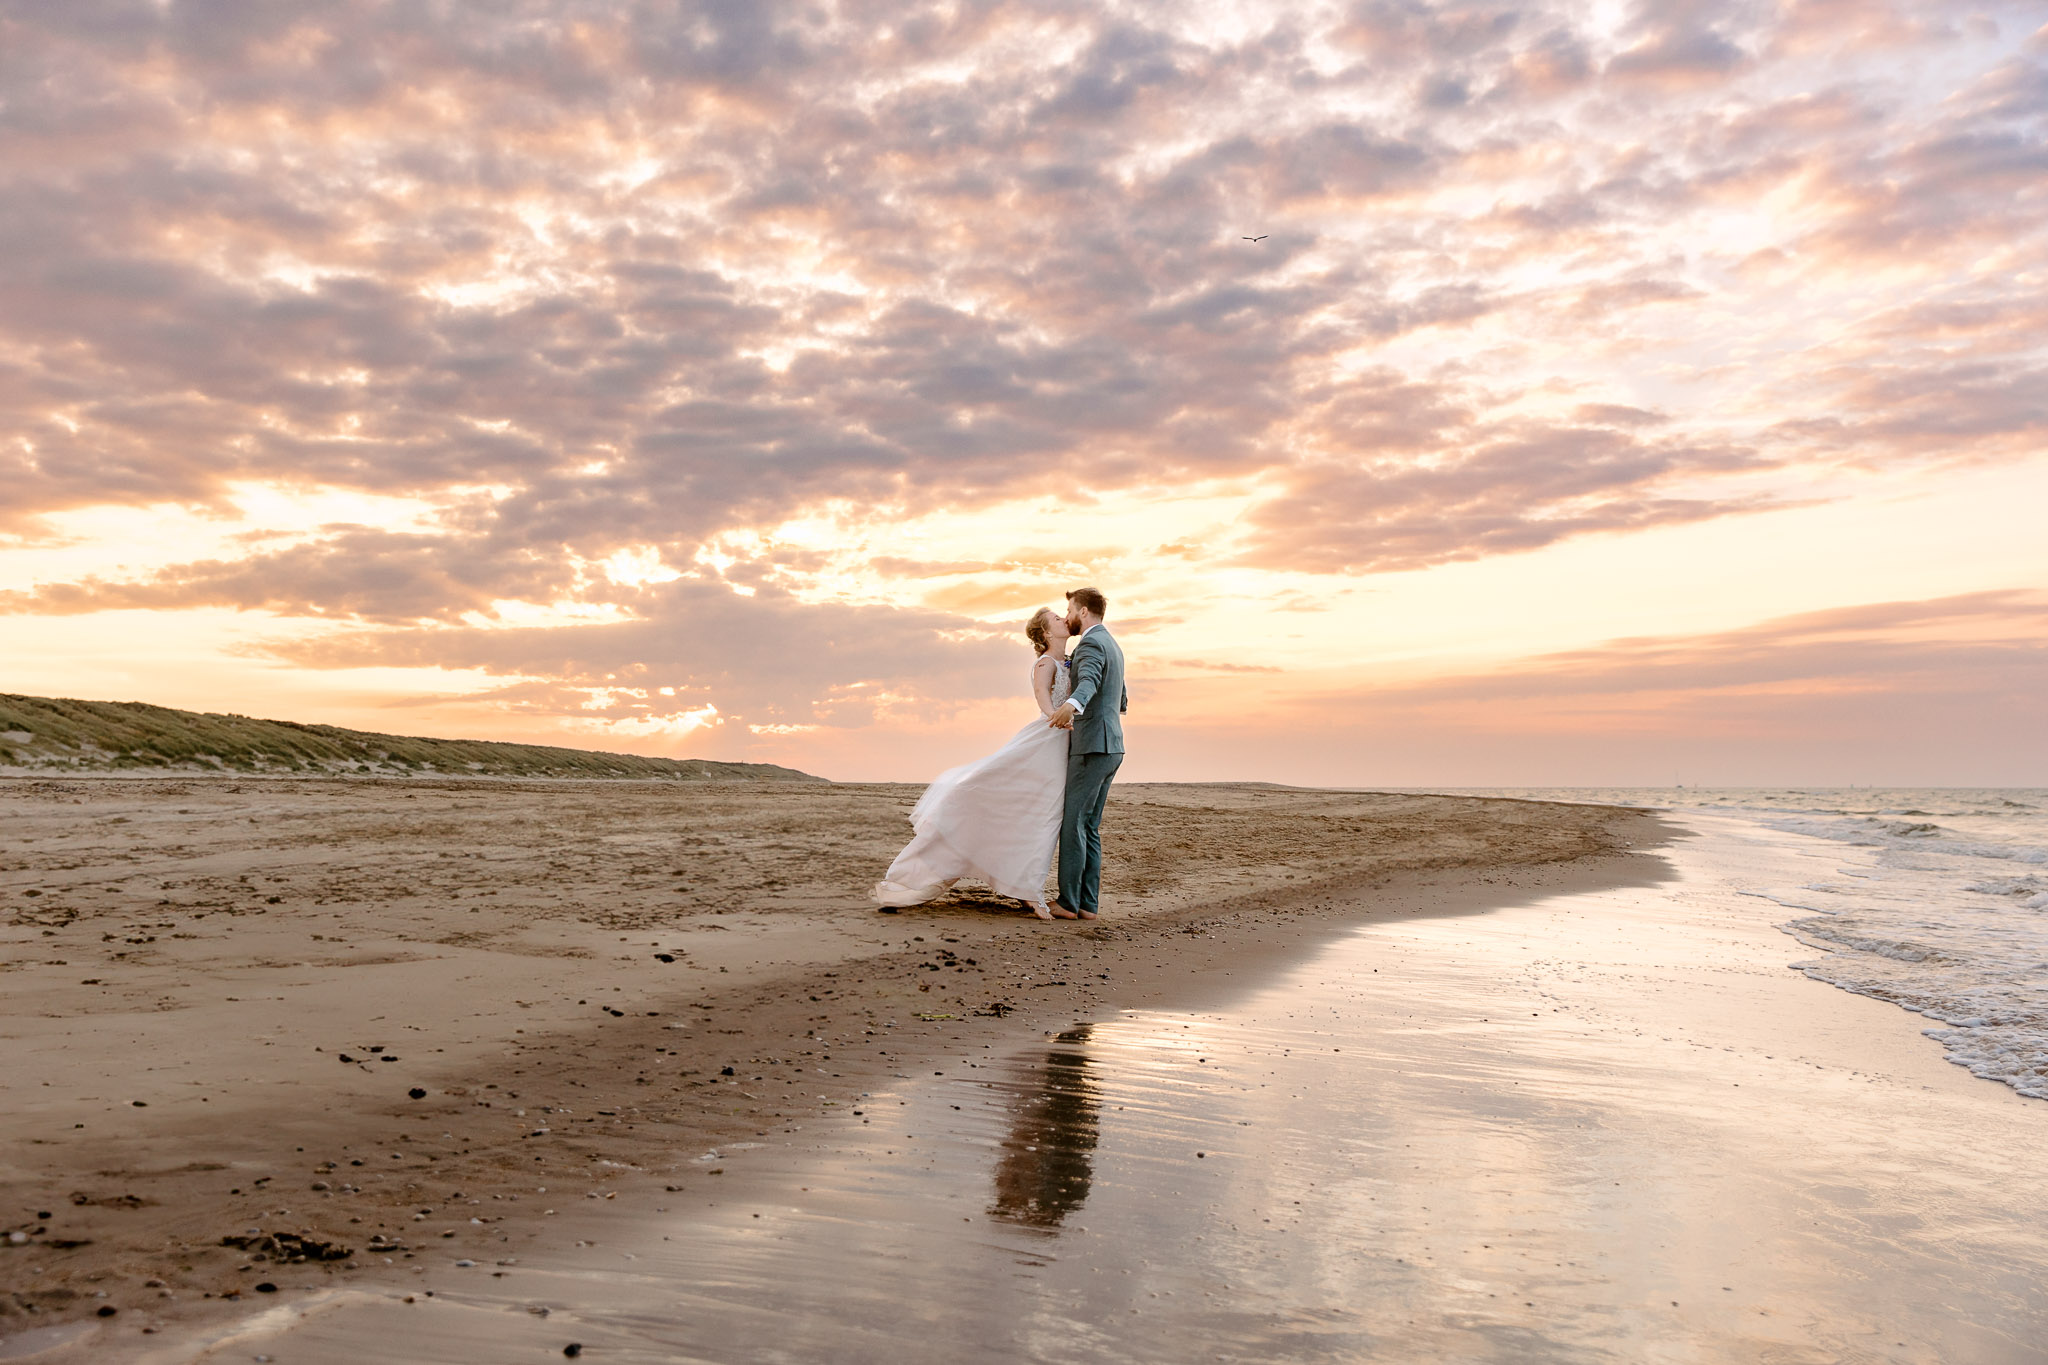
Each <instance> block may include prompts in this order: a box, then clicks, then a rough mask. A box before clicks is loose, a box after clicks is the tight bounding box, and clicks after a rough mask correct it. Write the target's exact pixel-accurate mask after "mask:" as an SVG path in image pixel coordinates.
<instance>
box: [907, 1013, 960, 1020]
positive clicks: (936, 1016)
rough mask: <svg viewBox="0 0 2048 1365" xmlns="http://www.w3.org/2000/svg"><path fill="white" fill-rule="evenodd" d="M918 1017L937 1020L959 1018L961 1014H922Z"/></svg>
mask: <svg viewBox="0 0 2048 1365" xmlns="http://www.w3.org/2000/svg"><path fill="white" fill-rule="evenodd" d="M917 1017H918V1018H920V1019H926V1020H937V1019H958V1018H959V1017H960V1016H959V1015H957V1014H920V1015H918V1016H917Z"/></svg>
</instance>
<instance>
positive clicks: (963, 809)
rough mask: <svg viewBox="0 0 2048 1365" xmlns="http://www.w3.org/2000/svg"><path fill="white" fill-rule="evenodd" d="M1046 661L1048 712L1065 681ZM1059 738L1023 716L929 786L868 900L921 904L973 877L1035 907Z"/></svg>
mask: <svg viewBox="0 0 2048 1365" xmlns="http://www.w3.org/2000/svg"><path fill="white" fill-rule="evenodd" d="M1055 662H1056V664H1057V668H1056V670H1055V676H1054V678H1053V683H1052V693H1051V697H1050V699H1049V702H1048V704H1049V705H1050V706H1051V707H1053V708H1054V709H1058V707H1059V704H1060V703H1061V702H1063V701H1065V700H1066V699H1067V693H1069V692H1070V691H1072V690H1073V680H1072V678H1071V676H1070V675H1069V671H1068V667H1067V663H1066V661H1065V660H1064V659H1062V660H1056V661H1055ZM1068 733H1069V732H1068V731H1066V730H1055V729H1053V728H1052V727H1051V726H1050V725H1048V724H1046V717H1045V716H1043V715H1040V716H1036V717H1033V718H1032V720H1031V722H1030V723H1029V724H1027V725H1026V726H1025V727H1024V728H1023V729H1021V730H1019V731H1018V732H1017V733H1016V734H1014V735H1012V736H1010V741H1009V743H1007V744H1005V745H1003V747H1002V748H1000V749H998V750H996V751H995V752H994V753H992V754H990V755H989V756H988V757H986V758H979V759H976V760H975V761H974V762H972V763H968V764H964V765H962V766H961V767H958V768H952V769H949V770H947V771H946V772H943V773H940V774H939V775H938V777H936V778H934V779H933V781H932V784H931V785H930V786H929V787H926V788H925V789H924V795H923V796H921V797H919V798H918V799H917V805H916V806H914V807H913V808H912V809H911V812H910V827H911V828H912V829H914V830H916V831H917V837H915V838H913V839H912V840H911V841H910V843H909V845H908V846H907V847H905V848H904V850H903V851H902V852H901V853H899V854H897V855H896V861H895V862H893V863H891V864H889V873H888V875H887V876H886V877H884V878H883V879H882V880H881V881H880V882H878V883H877V884H876V886H875V890H874V898H875V900H877V901H878V902H880V903H881V904H883V905H922V904H923V903H924V902H926V901H928V900H932V899H934V898H935V897H938V896H940V895H943V894H944V893H945V891H946V889H947V888H948V887H950V886H952V885H953V883H955V882H957V881H959V880H960V879H961V878H963V877H974V878H977V879H979V880H981V881H984V882H987V883H988V884H989V886H990V887H991V888H992V889H993V890H994V891H995V892H996V893H997V894H998V895H1003V896H1014V897H1015V898H1016V899H1018V900H1020V901H1024V902H1027V903H1028V904H1031V905H1034V906H1035V905H1042V904H1044V903H1045V879H1046V875H1047V874H1048V873H1049V872H1051V871H1052V859H1053V854H1054V852H1055V851H1056V850H1057V848H1058V845H1059V839H1060V808H1061V806H1062V805H1063V804H1064V803H1065V800H1066V794H1067V736H1068Z"/></svg>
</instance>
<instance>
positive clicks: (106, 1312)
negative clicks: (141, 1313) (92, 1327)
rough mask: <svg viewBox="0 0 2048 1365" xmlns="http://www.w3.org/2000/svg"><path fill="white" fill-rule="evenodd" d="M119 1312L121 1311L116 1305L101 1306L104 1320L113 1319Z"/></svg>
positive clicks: (101, 1314)
mask: <svg viewBox="0 0 2048 1365" xmlns="http://www.w3.org/2000/svg"><path fill="white" fill-rule="evenodd" d="M118 1311H120V1310H119V1309H117V1308H115V1307H114V1305H112V1304H111V1303H103V1304H101V1305H100V1316H101V1317H103V1318H111V1317H112V1316H114V1314H115V1313H117V1312H118Z"/></svg>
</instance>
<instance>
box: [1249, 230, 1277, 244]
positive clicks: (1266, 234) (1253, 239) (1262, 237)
mask: <svg viewBox="0 0 2048 1365" xmlns="http://www.w3.org/2000/svg"><path fill="white" fill-rule="evenodd" d="M1272 235H1273V234H1272V233H1270V232H1262V233H1260V234H1259V235H1258V236H1256V237H1247V238H1245V239H1244V240H1245V241H1247V242H1263V241H1265V240H1266V239H1267V238H1268V237H1271V236H1272Z"/></svg>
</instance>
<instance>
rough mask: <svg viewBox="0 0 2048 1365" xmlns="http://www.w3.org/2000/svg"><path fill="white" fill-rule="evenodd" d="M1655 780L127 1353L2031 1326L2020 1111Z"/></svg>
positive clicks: (2036, 1331)
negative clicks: (1831, 964)
mask: <svg viewBox="0 0 2048 1365" xmlns="http://www.w3.org/2000/svg"><path fill="white" fill-rule="evenodd" d="M1687 823H1688V824H1690V825H1692V826H1693V828H1694V830H1695V831H1696V837H1694V838H1688V839H1684V840H1681V841H1680V842H1678V843H1677V844H1676V845H1675V846H1673V847H1671V848H1669V849H1668V850H1667V853H1666V858H1667V859H1668V863H1669V866H1668V868H1666V869H1664V870H1665V871H1666V872H1667V873H1668V875H1666V876H1663V877H1659V878H1641V877H1637V878H1633V879H1632V878H1629V877H1626V876H1616V875H1614V874H1616V873H1618V872H1620V871H1622V870H1623V868H1624V867H1625V866H1626V864H1625V863H1623V864H1622V865H1621V866H1617V865H1616V863H1614V862H1609V863H1608V864H1607V865H1606V867H1605V868H1604V869H1597V868H1595V869H1589V868H1586V867H1584V866H1583V865H1582V866H1581V867H1579V868H1578V869H1576V870H1562V869H1561V870H1555V871H1558V872H1559V873H1560V875H1554V876H1551V877H1545V878H1539V879H1536V881H1537V884H1536V885H1533V886H1529V887H1525V888H1523V889H1522V890H1521V891H1520V892H1519V893H1514V894H1510V895H1508V896H1502V895H1499V894H1488V893H1487V892H1485V891H1484V890H1483V889H1482V888H1481V887H1479V886H1475V885H1474V884H1473V880H1468V881H1467V883H1466V885H1465V888H1464V890H1463V892H1462V893H1458V894H1453V895H1445V894H1444V888H1442V887H1437V888H1420V887H1417V888H1410V889H1408V890H1405V891H1397V892H1395V893H1393V894H1392V895H1391V896H1390V897H1388V898H1387V899H1384V900H1382V901H1381V902H1380V904H1379V908H1380V909H1381V910H1382V911H1385V910H1391V909H1402V910H1406V909H1417V908H1422V907H1425V906H1427V907H1429V908H1431V909H1432V910H1433V911H1434V913H1427V914H1413V915H1409V914H1398V913H1396V914H1387V913H1381V914H1378V915H1373V916H1368V917H1364V918H1362V919H1360V920H1357V921H1355V922H1354V923H1353V924H1352V925H1351V926H1350V927H1348V928H1346V929H1344V930H1342V931H1340V932H1338V933H1336V934H1334V935H1324V936H1321V937H1320V939H1319V940H1315V941H1311V940H1304V941H1301V942H1299V943H1297V944H1296V945H1295V948H1294V953H1295V960H1294V961H1293V962H1292V963H1291V964H1282V963H1277V962H1268V963H1263V964H1257V965H1255V966H1253V967H1252V968H1250V969H1248V970H1244V969H1241V970H1233V971H1232V973H1231V975H1230V976H1228V977H1226V976H1224V975H1223V973H1222V971H1221V970H1217V971H1212V972H1210V973H1207V974H1205V975H1203V976H1202V977H1200V978H1199V979H1196V980H1192V981H1189V982H1186V983H1185V984H1184V989H1183V992H1182V995H1183V998H1182V999H1180V1000H1179V1001H1177V1002H1174V1003H1172V1004H1167V1003H1164V1002H1162V1003H1159V1004H1154V1005H1150V1006H1137V1007H1128V1008H1123V1009H1107V1008H1105V1009H1097V1010H1093V1011H1090V1012H1089V1015H1088V1017H1087V1018H1086V1019H1083V1020H1079V1021H1072V1022H1070V1023H1069V1024H1068V1025H1067V1026H1066V1027H1064V1028H1061V1029H1059V1030H1057V1031H1055V1032H1052V1033H1050V1034H1048V1035H1044V1036H1041V1037H1040V1038H1038V1039H1037V1040H1035V1041H1033V1042H1030V1043H1026V1044H1022V1045H1017V1044H1012V1045H1009V1046H1007V1047H1006V1046H1004V1045H1002V1044H1001V1043H999V1042H997V1041H994V1040H985V1039H982V1038H979V1037H978V1036H976V1035H973V1034H967V1033H965V1032H953V1031H948V1033H947V1034H946V1035H945V1036H944V1038H943V1042H944V1043H945V1046H943V1047H940V1048H936V1049H933V1050H931V1051H929V1052H928V1053H927V1055H926V1056H925V1057H923V1058H922V1059H921V1061H922V1063H924V1064H922V1065H920V1066H918V1067H916V1068H915V1069H913V1068H910V1067H905V1068H904V1069H903V1070H902V1071H900V1072H899V1073H898V1074H896V1075H895V1076H893V1077H891V1078H890V1080H889V1082H888V1083H887V1084H886V1085H879V1084H878V1085H877V1086H875V1087H874V1088H873V1089H872V1090H871V1091H870V1092H869V1093H867V1094H864V1095H862V1096H861V1097H859V1103H858V1104H857V1105H856V1106H854V1107H853V1109H852V1111H850V1112H849V1113H848V1114H846V1115H845V1116H843V1117H841V1118H839V1119H837V1120H836V1121H834V1122H831V1123H828V1124H824V1125H814V1126H812V1127H810V1128H808V1129H806V1130H805V1132H804V1133H802V1134H800V1135H797V1136H794V1137H791V1138H788V1139H785V1140H783V1141H780V1142H774V1141H771V1142H761V1143H737V1144H725V1145H723V1146H721V1147H720V1148H718V1149H716V1150H711V1151H705V1152H702V1153H698V1154H696V1157H695V1160H694V1162H692V1163H691V1165H692V1166H693V1167H694V1171H695V1177H694V1178H691V1177H687V1176H686V1177H683V1178H678V1179H674V1180H671V1181H670V1182H669V1186H670V1187H669V1188H666V1189H664V1190H663V1191H661V1192H660V1193H659V1194H652V1193H650V1195H649V1196H648V1197H646V1198H644V1199H642V1200H639V1201H637V1206H627V1205H626V1204H625V1202H624V1201H625V1200H626V1199H627V1198H628V1191H627V1190H625V1189H620V1190H619V1191H618V1194H619V1198H618V1200H611V1199H608V1198H606V1197H605V1196H607V1195H608V1194H610V1193H612V1190H611V1189H610V1188H609V1187H608V1184H607V1182H605V1181H602V1180H592V1179H588V1178H586V1179H584V1180H582V1181H580V1182H576V1183H575V1184H573V1185H570V1186H561V1185H557V1186H555V1187H554V1188H553V1192H552V1193H551V1194H550V1196H549V1198H550V1199H551V1201H552V1202H553V1203H554V1204H555V1206H556V1208H557V1214H556V1215H553V1221H554V1224H555V1226H554V1228H553V1232H554V1236H553V1238H552V1239H551V1240H550V1241H549V1242H548V1243H547V1244H546V1245H544V1246H539V1247H536V1248H534V1250H533V1252H532V1254H530V1255H528V1256H525V1257H521V1258H518V1259H517V1261H516V1263H514V1264H510V1265H505V1266H500V1267H497V1268H492V1267H491V1266H488V1265H485V1266H473V1267H463V1266H461V1265H460V1264H459V1263H458V1262H454V1261H451V1260H450V1259H449V1258H448V1257H446V1256H443V1257H440V1258H436V1259H435V1260H434V1261H433V1262H432V1263H430V1264H428V1265H425V1266H420V1267H416V1268H415V1270H414V1272H413V1278H412V1283H411V1284H410V1285H409V1286H407V1289H408V1291H409V1292H395V1291H392V1290H389V1289H383V1288H373V1289H372V1290H371V1291H370V1292H363V1290H362V1288H361V1287H360V1286H357V1287H352V1288H341V1289H328V1290H315V1291H313V1292H310V1293H305V1294H302V1295H301V1296H299V1297H298V1298H297V1300H296V1301H287V1302H284V1303H280V1304H279V1305H278V1306H277V1307H275V1308H274V1309H272V1310H270V1311H269V1312H268V1313H266V1314H264V1315H262V1316H261V1317H259V1318H256V1319H252V1320H248V1321H245V1322H244V1323H242V1324H241V1325H240V1326H239V1328H238V1330H235V1331H233V1332H231V1333H216V1334H213V1335H211V1336H206V1337H199V1336H187V1337H185V1338H184V1339H182V1340H180V1341H177V1342H175V1343H173V1342H166V1343H164V1349H163V1350H162V1351H160V1352H150V1353H146V1354H144V1355H142V1356H139V1357H138V1359H142V1360H145V1361H150V1362H155V1361H164V1362H169V1361H179V1362H184V1361H192V1360H207V1361H214V1360H238V1359H248V1358H251V1357H252V1356H254V1357H255V1358H258V1359H262V1358H269V1359H272V1360H275V1361H277V1362H280V1365H283V1363H284V1362H292V1363H293V1365H339V1363H340V1362H355V1361H360V1360H363V1359H369V1358H376V1359H380V1360H385V1361H391V1362H438V1361H453V1360H484V1359H489V1360H508V1361H509V1360H525V1359H531V1360H543V1359H560V1358H562V1354H563V1352H564V1351H565V1350H566V1349H567V1348H568V1347H570V1346H571V1345H574V1346H575V1347H577V1348H578V1354H579V1356H580V1357H581V1358H587V1359H592V1360H605V1361H629V1362H636V1363H637V1362H650V1363H651V1362H657V1361H660V1362H684V1361H733V1360H753V1359H777V1360H834V1361H862V1362H865V1361H875V1362H883V1361H911V1362H922V1361H932V1362H939V1361H952V1360H960V1359H969V1358H973V1359H997V1360H1034V1361H1040V1360H1042V1361H1077V1362H1078V1361H1087V1362H1109V1361H1148V1362H1149V1361H1158V1362H1179V1361H1186V1360H1194V1359H1201V1360H1217V1361H1265V1360H1278V1359H1286V1360H1306V1361H1333V1362H1334V1361H1350V1360H1359V1359H1389V1360H1401V1361H1497V1362H1502V1363H1503V1365H1506V1363H1507V1362H1517V1363H1519V1362H1529V1361H1543V1362H1560V1365H1562V1363H1563V1362H1574V1363H1576V1362H1583V1361H1601V1360H1613V1361H1639V1360H1670V1361H1713V1362H1723V1361H1725V1362H1731V1363H1732V1362H1745V1363H1746V1362H1753V1361H1760V1360H1762V1361H1772V1362H1780V1363H1783V1362H1813V1363H1814V1365H1820V1363H1821V1362H1844V1361H1847V1362H1876V1361H1886V1362H1894V1361H1896V1362H1926V1363H1928V1365H1937V1363H1950V1365H1952V1363H1953V1362H1960V1361H1969V1362H1973V1365H2017V1363H2019V1362H2031V1361H2039V1360H2041V1359H2042V1358H2043V1354H2044V1353H2043V1350H2042V1347H2041V1345H2040V1343H2041V1342H2042V1341H2043V1340H2048V1299H2044V1295H2043V1293H2042V1290H2041V1286H2042V1285H2043V1284H2044V1283H2048V1243H2044V1239H2043V1238H2042V1236H2041V1234H2040V1229H2041V1227H2042V1226H2044V1224H2048V1195H2044V1193H2043V1192H2042V1190H2041V1188H2040V1186H2039V1182H2038V1180H2036V1179H2035V1173H2034V1170H2033V1162H2034V1157H2035V1154H2036V1153H2037V1152H2038V1150H2039V1139H2040V1135H2041V1131H2042V1124H2043V1122H2044V1114H2048V1111H2044V1109H2043V1108H2042V1106H2041V1104H2040V1102H2038V1101H2030V1100H2026V1099H2023V1098H2021V1097H2020V1096H2018V1095H2017V1094H2015V1093H2014V1092H2012V1091H2011V1090H2009V1089H2007V1088H2005V1087H2003V1086H2000V1085H1996V1084H1993V1083H1990V1082H1986V1081H1981V1080H1978V1079H1976V1078H1974V1077H1971V1076H1970V1075H1968V1074H1967V1073H1966V1072H1964V1071H1962V1070H1961V1069H1960V1068H1957V1067H1954V1066H1951V1065H1948V1064H1947V1063H1946V1062H1944V1061H1943V1060H1942V1059H1941V1056H1940V1053H1939V1050H1938V1049H1936V1048H1935V1047H1934V1046H1933V1045H1932V1044H1930V1043H1928V1042H1927V1041H1926V1040H1924V1039H1921V1038H1919V1037H1918V1036H1917V1032H1916V1026H1917V1024H1918V1023H1919V1021H1917V1020H1914V1019H1913V1018H1912V1017H1911V1016H1907V1015H1904V1014H1903V1013H1902V1012H1901V1011H1898V1010H1896V1009H1893V1008H1892V1007H1890V1006H1888V1005H1885V1004H1882V1003H1879V1002H1876V1001H1872V1000H1869V999H1864V998H1861V997H1856V996H1851V995H1847V994H1844V993H1842V992H1839V991H1834V990H1831V989H1828V988H1826V987H1824V986H1820V985H1819V984H1818V983H1815V982H1812V981H1809V980H1806V979H1804V978H1803V977H1800V976H1798V975H1796V974H1794V973H1792V972H1790V971H1788V970H1786V966H1787V962H1788V961H1789V960H1790V959H1791V958H1793V957H1795V956H1798V955H1800V954H1802V953H1803V952H1804V951H1806V950H1805V949H1803V948H1802V947H1801V946H1800V945H1798V944H1797V943H1795V942H1794V941H1793V940H1792V939H1790V938H1789V937H1787V936H1786V935H1784V934H1782V933H1781V932H1779V931H1778V929H1777V928H1776V924H1777V922H1778V919H1779V918H1780V916H1781V914H1782V912H1781V910H1780V908H1779V907H1776V906H1774V905H1771V904H1770V903H1769V902H1767V901H1764V900H1762V899H1760V898H1758V897H1756V896H1754V895H1751V894H1745V892H1746V890H1747V889H1748V888H1751V887H1753V886H1755V885H1757V884H1759V883H1762V884H1782V883H1784V882H1785V881H1786V880H1788V879H1793V880H1796V879H1798V878H1800V877H1801V876H1811V875H1816V874H1825V873H1826V872H1827V871H1828V870H1830V869H1831V868H1832V867H1833V866H1834V862H1835V859H1834V853H1835V850H1833V849H1831V848H1828V847H1826V846H1824V845H1818V844H1816V843H1814V842H1812V841H1801V840H1799V839H1797V837H1796V836H1788V835H1774V834H1771V833H1768V832H1765V831H1760V830H1757V829H1755V828H1754V827H1748V826H1743V825H1740V824H1738V823H1737V822H1733V821H1721V820H1716V819H1715V818H1713V817H1701V818H1693V817H1688V821H1687ZM1658 861H1660V862H1661V861H1664V860H1662V859H1660V860H1658ZM1599 871H1604V873H1605V874H1606V875H1605V876H1604V877H1603V876H1600V875H1591V876H1589V875H1587V874H1588V873H1589V872H1595V873H1597V872H1599ZM1504 901H1505V902H1510V903H1503V902H1504ZM1513 902H1519V903H1513ZM1475 911H1483V913H1470V912H1475ZM1234 913H1235V914H1236V915H1241V916H1246V917H1249V916H1253V915H1255V914H1256V913H1257V911H1256V910H1254V909H1253V908H1251V907H1241V908H1240V909H1239V910H1237V911H1235V912H1234ZM1230 918H1231V916H1230V915H1225V916H1224V917H1223V918H1222V920H1220V921H1211V923H1212V924H1223V923H1227V922H1228V920H1229V919H1230ZM1130 951H1131V948H1130V946H1129V944H1128V943H1120V944H1117V945H1114V946H1111V945H1104V948H1103V952H1104V953H1105V954H1106V955H1109V954H1113V953H1115V952H1126V953H1127V952H1130ZM835 1055H836V1054H835ZM745 1079H746V1080H747V1082H748V1083H750V1084H760V1083H761V1082H763V1081H765V1080H766V1079H767V1076H766V1075H749V1076H748V1077H746V1078H745ZM713 1171H718V1172H722V1173H723V1174H722V1175H718V1176H713V1175H712V1174H711V1172H713Z"/></svg>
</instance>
